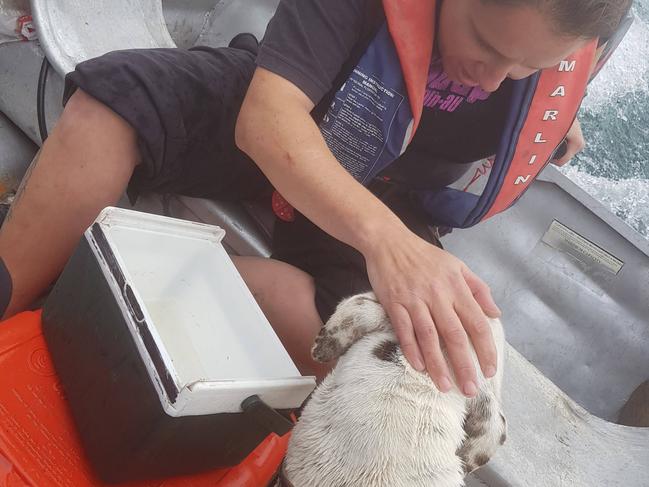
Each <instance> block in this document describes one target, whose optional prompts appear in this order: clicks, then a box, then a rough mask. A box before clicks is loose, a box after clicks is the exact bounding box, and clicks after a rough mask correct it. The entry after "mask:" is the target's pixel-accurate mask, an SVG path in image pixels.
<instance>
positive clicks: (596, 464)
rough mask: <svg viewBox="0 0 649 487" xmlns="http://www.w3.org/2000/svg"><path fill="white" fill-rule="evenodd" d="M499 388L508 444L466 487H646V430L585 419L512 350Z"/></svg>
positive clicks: (648, 448) (591, 417) (579, 409)
mask: <svg viewBox="0 0 649 487" xmlns="http://www.w3.org/2000/svg"><path fill="white" fill-rule="evenodd" d="M503 384H504V385H503V403H504V409H505V416H506V418H507V425H508V432H507V441H506V442H505V445H504V446H503V447H502V448H500V449H499V450H498V452H497V453H496V455H495V456H494V458H492V460H491V461H490V462H489V463H488V464H487V465H485V466H484V467H483V468H481V469H480V470H478V471H477V472H476V475H475V476H474V477H476V479H474V481H475V482H474V483H473V484H472V483H471V482H469V483H468V484H467V485H469V486H471V485H485V484H486V485H489V486H492V487H495V486H498V487H500V486H520V487H523V486H525V487H528V486H552V487H593V486H606V487H616V486H619V487H622V486H624V487H629V486H634V487H647V486H649V476H648V475H647V472H648V470H649V453H648V452H649V428H631V427H628V426H622V425H619V424H615V423H611V422H609V421H606V420H603V419H601V418H598V417H596V416H594V415H592V414H590V413H588V412H587V411H586V410H585V409H584V408H582V407H581V406H579V405H578V404H577V403H575V401H573V400H572V399H571V398H570V397H568V396H567V395H566V394H565V393H564V392H563V391H561V390H560V389H559V388H558V387H557V386H556V385H554V384H553V383H552V382H551V381H550V380H549V379H548V378H547V377H545V376H544V375H543V374H542V373H541V372H540V371H539V370H538V369H536V368H535V367H534V366H533V365H532V364H531V363H529V362H528V361H527V360H526V359H525V358H524V357H523V356H522V355H521V354H520V353H518V352H517V351H516V350H515V349H514V348H512V347H511V346H510V345H507V347H506V356H505V376H504V381H503ZM476 480H477V481H476ZM480 482H483V483H480Z"/></svg>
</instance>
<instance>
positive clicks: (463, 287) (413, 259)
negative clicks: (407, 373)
mask: <svg viewBox="0 0 649 487" xmlns="http://www.w3.org/2000/svg"><path fill="white" fill-rule="evenodd" d="M364 256H365V259H366V262H367V271H368V275H369V278H370V283H371V284H372V288H373V289H374V292H375V294H376V296H377V298H378V299H379V301H380V302H381V304H382V305H383V307H384V308H385V310H386V312H387V313H388V316H389V317H390V320H391V321H392V326H393V327H394V330H395V333H396V335H397V337H398V339H399V342H400V344H401V349H402V350H403V353H404V355H405V357H406V358H407V359H408V361H409V362H410V364H411V365H412V366H413V367H414V368H415V369H417V370H421V371H423V370H424V369H425V370H427V371H428V373H429V375H430V376H431V378H432V379H433V381H434V382H435V384H436V385H437V387H438V389H439V390H440V391H442V392H448V391H449V390H450V389H451V387H452V383H451V375H450V373H449V369H448V365H447V363H446V360H445V358H444V355H443V354H442V350H441V347H440V342H443V343H444V345H445V346H446V350H447V354H448V358H449V361H450V363H451V366H452V367H453V371H454V373H455V379H456V382H457V385H458V387H459V389H460V390H461V391H462V392H463V393H464V394H465V395H466V396H470V397H471V396H474V395H475V394H476V393H477V385H476V384H477V383H476V370H475V367H474V366H473V360H472V358H471V352H470V348H469V338H470V340H471V342H472V343H473V347H474V348H475V351H476V354H477V356H478V360H479V362H480V367H481V369H482V372H483V374H484V375H485V376H486V377H492V376H493V375H495V373H496V366H497V360H496V347H495V345H494V341H493V337H492V334H491V327H490V325H489V323H488V321H487V319H486V317H485V314H486V315H488V316H490V317H493V318H496V317H498V316H500V310H499V309H498V307H497V306H496V304H495V303H494V301H493V299H492V297H491V292H490V290H489V287H488V286H487V285H486V284H485V283H484V282H483V281H482V280H480V278H478V277H477V276H476V275H475V274H474V273H473V272H471V270H470V269H469V268H468V267H467V266H466V264H464V263H463V262H462V261H461V260H459V259H458V258H456V257H454V256H452V255H451V254H449V253H448V252H446V251H444V250H442V249H440V248H438V247H435V246H434V245H431V244H429V243H428V242H426V241H424V240H422V239H421V238H419V237H418V236H416V235H415V234H413V233H410V232H409V231H407V232H399V235H398V237H397V236H395V238H385V239H382V240H381V241H380V242H377V243H376V245H374V246H373V247H372V248H371V249H368V250H366V251H365V252H364Z"/></svg>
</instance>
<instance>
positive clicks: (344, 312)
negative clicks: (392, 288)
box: [311, 293, 390, 362]
mask: <svg viewBox="0 0 649 487" xmlns="http://www.w3.org/2000/svg"><path fill="white" fill-rule="evenodd" d="M389 326H390V323H389V321H388V318H387V315H386V313H385V311H384V310H383V306H381V304H380V303H379V302H378V300H377V299H376V296H374V293H365V294H358V295H356V296H352V297H351V298H347V299H345V300H343V301H341V302H340V304H339V305H338V307H337V308H336V311H335V313H334V314H333V315H331V318H329V320H328V321H327V323H326V324H325V325H324V326H323V327H322V329H321V330H320V333H319V334H318V336H317V337H316V339H315V343H314V345H313V348H312V349H311V355H312V356H313V358H314V359H315V360H317V361H318V362H330V361H331V360H335V359H337V358H338V357H340V356H341V355H342V354H343V353H345V352H346V351H347V350H348V349H349V347H351V346H352V345H353V344H354V343H355V342H356V341H358V340H359V339H360V338H361V337H363V336H365V335H367V334H368V333H371V332H373V331H378V330H381V329H388V328H389Z"/></svg>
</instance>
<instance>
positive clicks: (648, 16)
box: [563, 0, 649, 238]
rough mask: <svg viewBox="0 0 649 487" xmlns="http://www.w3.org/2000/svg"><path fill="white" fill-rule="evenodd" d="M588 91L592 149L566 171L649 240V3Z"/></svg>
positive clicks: (647, 0)
mask: <svg viewBox="0 0 649 487" xmlns="http://www.w3.org/2000/svg"><path fill="white" fill-rule="evenodd" d="M634 15H635V22H634V23H633V25H632V27H631V29H630V30H629V32H628V34H627V35H626V37H625V38H624V39H623V41H622V42H621V44H620V46H619V47H618V48H617V51H616V52H615V53H614V54H613V57H612V58H611V60H610V61H609V62H608V64H607V65H606V66H605V67H604V69H603V70H602V71H601V72H600V74H599V76H598V77H597V78H596V79H595V80H594V81H593V82H592V83H591V85H590V87H589V88H588V96H587V97H586V99H585V100H584V104H583V106H582V109H581V112H580V115H579V119H580V120H581V124H582V128H583V131H584V137H585V138H586V144H587V146H586V149H585V150H584V151H583V152H582V153H581V154H579V155H578V156H577V157H576V158H575V159H573V161H572V162H571V163H570V164H569V165H567V166H565V167H564V168H563V172H564V173H565V174H566V175H567V176H568V177H570V179H572V180H574V181H575V182H577V183H578V184H579V185H580V186H581V187H583V188H584V189H585V190H586V191H587V192H589V193H590V194H591V195H593V196H594V197H595V198H597V199H598V200H600V201H602V202H603V203H604V204H606V205H608V207H609V208H610V209H611V210H612V211H613V212H614V213H615V214H617V215H618V216H619V217H621V218H623V219H624V220H626V222H627V223H628V224H629V225H631V226H632V227H633V228H635V229H636V230H637V231H638V232H640V233H641V234H642V235H644V236H645V237H647V238H649V0H636V3H635V6H634Z"/></svg>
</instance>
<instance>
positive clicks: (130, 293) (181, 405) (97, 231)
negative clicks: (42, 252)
mask: <svg viewBox="0 0 649 487" xmlns="http://www.w3.org/2000/svg"><path fill="white" fill-rule="evenodd" d="M224 235H225V232H224V231H223V230H221V229H220V228H218V227H214V226H209V225H204V224H199V223H193V222H187V221H182V220H176V219H172V218H166V217H161V216H157V215H150V214H145V213H139V212H134V211H130V210H122V209H117V208H107V209H105V210H104V211H103V212H102V213H101V215H100V216H99V217H98V219H97V221H96V222H95V223H94V224H93V225H92V226H91V227H90V228H89V229H88V230H87V231H86V233H85V235H84V238H83V239H82V241H81V243H80V244H79V246H78V247H77V249H76V251H75V253H74V255H73V256H72V258H71V259H70V261H69V262H68V264H67V266H66V268H65V270H64V272H63V273H62V275H61V277H60V279H59V280H58V282H57V283H56V285H55V287H54V289H53V291H52V292H51V294H50V296H49V298H48V299H47V301H46V303H45V306H44V310H43V330H44V334H45V338H46V340H47V342H48V345H49V348H50V352H51V354H52V358H53V361H54V365H55V367H56V369H57V372H58V373H59V376H60V379H61V382H62V384H63V388H64V391H65V394H66V397H67V398H68V401H69V403H70V407H71V409H72V413H73V417H74V419H75V423H76V425H77V429H78V431H79V433H80V436H81V440H82V443H83V444H84V447H85V450H86V453H87V454H88V457H89V459H90V461H91V463H92V464H93V465H94V466H95V468H96V470H97V472H98V474H99V475H100V476H101V477H102V478H103V479H104V480H106V481H109V482H115V481H122V480H131V479H138V478H153V477H163V476H169V475H176V474H182V473H191V472H195V471H201V470H206V469H210V468H215V467H223V466H232V465H235V464H237V463H239V462H240V461H241V460H243V458H245V456H246V455H248V454H249V453H250V452H251V451H252V450H253V449H254V448H255V447H256V446H257V445H258V444H259V442H260V441H261V440H262V439H263V438H264V437H266V436H267V435H268V434H269V433H271V432H275V433H278V434H284V433H286V432H287V431H288V429H289V428H290V425H291V423H290V421H289V420H288V419H287V418H286V413H287V411H290V410H291V409H294V408H297V407H299V406H300V405H301V404H302V402H303V401H304V400H305V399H306V397H307V396H308V395H309V394H310V392H311V391H312V390H313V388H314V387H315V380H314V378H313V377H302V376H301V375H300V373H299V372H298V370H297V368H296V367H295V365H294V364H293V362H292V360H291V359H290V357H289V355H288V354H287V352H286V350H285V349H284V348H283V346H282V344H281V342H280V341H279V339H278V338H277V336H276V335H275V333H274V331H273V329H272V328H271V326H270V324H269V323H268V321H267V320H266V318H265V317H264V315H263V314H262V312H261V310H260V309H259V307H258V306H257V304H256V302H255V300H254V298H253V296H252V294H251V293H250V291H249V290H248V289H247V287H246V285H245V283H244V282H243V280H242V278H241V277H240V276H239V274H238V272H237V270H236V268H235V267H234V265H233V263H232V261H231V260H230V258H229V257H228V255H227V253H226V252H225V250H224V248H223V246H222V245H221V243H220V242H221V240H222V239H223V237H224ZM282 413H283V414H282Z"/></svg>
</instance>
